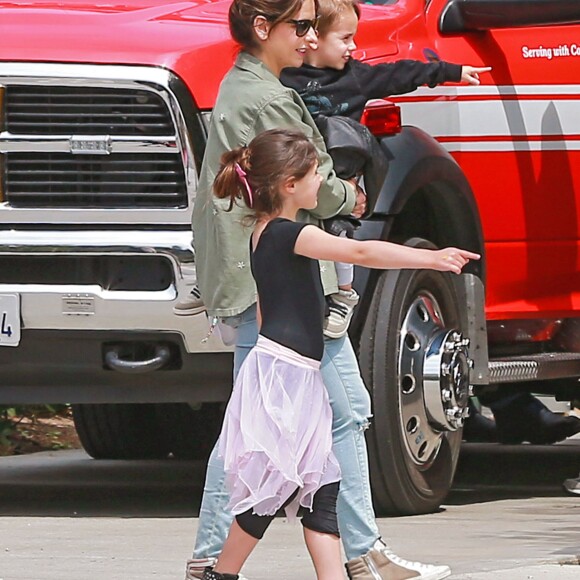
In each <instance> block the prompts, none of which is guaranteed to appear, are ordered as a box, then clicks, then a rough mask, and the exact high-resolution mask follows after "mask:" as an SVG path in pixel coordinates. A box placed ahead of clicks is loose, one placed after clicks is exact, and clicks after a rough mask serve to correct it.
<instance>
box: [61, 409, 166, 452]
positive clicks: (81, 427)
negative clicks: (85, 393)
mask: <svg viewBox="0 0 580 580" xmlns="http://www.w3.org/2000/svg"><path fill="white" fill-rule="evenodd" d="M72 412H73V419H74V423H75V427H76V431H77V434H78V436H79V439H80V442H81V444H82V446H83V448H84V449H85V451H86V452H87V453H88V454H89V455H90V456H91V457H94V458H95V459H160V458H164V457H167V455H168V449H167V445H166V441H165V437H164V434H163V433H162V432H160V430H159V427H158V418H157V412H156V408H155V405H153V404H135V405H133V404H115V405H113V404H82V405H72Z"/></svg>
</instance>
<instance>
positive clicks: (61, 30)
mask: <svg viewBox="0 0 580 580" xmlns="http://www.w3.org/2000/svg"><path fill="white" fill-rule="evenodd" d="M230 3H231V0H223V1H215V0H214V1H213V2H212V1H211V0H196V1H182V2H178V1H174V2H165V1H162V0H124V1H120V2H116V1H115V0H111V1H108V0H103V1H102V2H98V1H97V2H95V3H91V2H88V1H83V0H59V1H54V2H51V1H43V0H39V1H35V0H29V1H26V0H20V1H19V0H13V1H11V0H0V13H1V15H2V16H1V18H0V39H1V41H0V61H20V62H22V61H29V62H77V63H95V64H129V65H153V66H161V67H165V68H168V69H170V70H172V71H174V72H175V73H177V74H178V75H180V76H182V77H183V78H184V79H186V80H187V83H188V84H189V85H190V89H191V90H192V92H193V94H194V95H195V96H196V99H197V101H198V104H199V105H200V106H202V107H209V106H211V104H212V102H213V98H214V96H215V91H216V89H217V87H218V86H219V82H220V80H221V78H222V77H223V75H224V73H225V72H226V71H227V70H228V69H229V67H230V66H231V63H232V61H233V58H234V57H235V48H234V45H233V44H232V41H231V40H230V35H229V30H228V26H227V11H228V8H229V5H230Z"/></svg>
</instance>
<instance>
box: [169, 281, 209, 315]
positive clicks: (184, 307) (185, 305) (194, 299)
mask: <svg viewBox="0 0 580 580" xmlns="http://www.w3.org/2000/svg"><path fill="white" fill-rule="evenodd" d="M204 310H205V304H204V303H203V300H202V299H201V292H200V291H199V287H198V285H197V284H196V285H195V286H194V287H193V288H192V289H191V292H190V293H189V294H188V295H187V296H186V297H185V298H184V299H183V300H180V301H179V302H177V304H176V305H175V306H174V307H173V313H174V314H177V315H178V316H193V315H194V314H199V313H200V312H203V311H204Z"/></svg>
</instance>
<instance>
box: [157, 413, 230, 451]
mask: <svg viewBox="0 0 580 580" xmlns="http://www.w3.org/2000/svg"><path fill="white" fill-rule="evenodd" d="M156 412H157V418H158V423H159V427H160V429H161V431H162V432H163V434H164V437H165V441H166V445H167V449H169V451H170V452H171V454H172V455H173V456H174V457H176V458H177V459H201V460H206V459H207V458H208V457H209V454H210V453H211V450H212V449H213V447H214V445H215V442H216V441H217V438H218V435H219V433H220V430H221V426H222V421H223V415H224V409H223V405H222V404H221V403H204V404H203V405H201V406H200V407H199V408H195V409H194V408H192V407H191V406H190V405H187V404H184V403H168V404H159V405H156Z"/></svg>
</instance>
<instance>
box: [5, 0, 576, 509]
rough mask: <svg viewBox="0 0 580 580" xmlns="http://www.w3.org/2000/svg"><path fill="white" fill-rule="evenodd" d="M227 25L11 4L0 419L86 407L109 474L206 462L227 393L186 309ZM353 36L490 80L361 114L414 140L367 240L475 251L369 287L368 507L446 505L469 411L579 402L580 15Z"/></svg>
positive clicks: (221, 15) (402, 142)
mask: <svg viewBox="0 0 580 580" xmlns="http://www.w3.org/2000/svg"><path fill="white" fill-rule="evenodd" d="M228 7H229V2H228V1H213V2H212V1H208V0H205V1H203V0H191V1H180V2H166V1H163V2H162V1H160V0H126V1H125V2H123V3H115V2H112V3H99V2H90V1H88V0H83V1H81V0H60V1H59V2H55V1H51V0H0V38H1V39H2V42H1V43H0V404H16V403H18V404H27V403H45V402H50V403H54V402H69V403H73V405H74V407H73V408H74V415H75V422H76V425H77V429H78V431H79V435H80V437H81V440H82V442H83V445H84V446H85V448H86V449H87V451H88V452H89V453H90V454H91V455H93V456H94V457H97V458H107V457H108V458H137V457H163V456H167V455H168V454H170V453H172V454H174V455H175V456H177V457H203V456H204V454H205V453H207V450H208V447H210V446H211V445H212V443H213V439H214V438H215V435H216V429H215V425H218V426H219V416H220V410H221V406H222V405H223V401H225V400H226V399H227V397H228V394H229V390H230V388H231V352H229V351H228V350H227V349H226V348H224V347H223V346H222V345H221V343H220V342H219V341H218V340H217V339H216V338H215V337H210V339H209V340H207V341H205V342H203V339H204V337H205V335H206V333H207V321H206V318H205V316H204V315H203V314H198V315H196V316H191V317H188V316H176V315H175V314H174V312H173V307H174V306H175V304H176V303H177V302H178V301H179V300H180V299H183V298H184V297H185V296H187V295H188V293H189V291H190V290H191V287H192V286H193V285H194V283H195V254H194V252H193V249H192V245H191V242H192V231H191V209H192V206H193V204H194V203H195V192H196V183H197V176H198V171H199V168H200V163H201V159H202V156H203V152H204V145H205V139H206V127H207V122H208V119H209V117H210V115H211V110H212V105H213V103H214V100H215V97H216V93H217V90H218V86H219V83H220V80H221V79H222V77H223V75H224V74H225V72H226V71H227V70H228V69H229V67H230V66H231V64H232V61H233V58H234V54H235V47H234V46H233V44H232V42H231V40H230V38H229V32H228V27H227V9H228ZM357 44H358V46H359V50H358V53H357V55H356V56H357V57H358V58H360V59H363V60H366V61H368V62H383V61H388V60H393V59H400V58H414V59H436V58H441V59H443V60H447V61H451V62H457V63H470V64H473V65H479V64H481V65H490V66H492V67H493V70H492V72H491V73H490V74H486V75H485V76H484V77H483V78H482V81H483V82H482V85H481V86H478V87H463V86H454V85H445V86H441V87H438V88H436V89H419V90H417V91H415V92H414V93H412V94H409V95H405V96H401V97H398V98H397V99H393V101H394V102H395V105H393V104H389V105H386V106H385V105H380V106H379V108H378V109H373V110H371V112H370V117H373V115H374V116H375V117H376V116H377V115H381V114H383V113H385V112H386V113H387V114H390V113H392V112H393V106H398V107H400V110H401V113H402V120H403V124H402V126H398V125H397V124H396V123H395V125H392V124H391V125H389V124H387V125H389V126H390V127H391V134H389V135H383V136H382V137H381V144H382V145H383V147H384V148H385V149H386V150H387V151H388V154H389V158H390V168H389V172H388V175H387V178H386V181H385V183H384V186H383V188H382V190H381V193H380V195H379V196H378V198H377V200H376V202H375V203H374V204H373V206H372V207H370V208H369V213H368V215H367V216H366V219H364V220H363V224H362V227H361V228H360V230H359V231H358V233H357V235H358V237H360V238H362V239H369V238H379V239H385V240H394V241H398V242H404V243H412V244H427V245H436V246H444V245H457V246H462V247H467V248H470V249H472V250H476V251H479V252H481V253H482V255H483V259H482V260H481V261H480V262H479V263H474V264H472V265H470V269H469V270H468V271H467V273H466V274H465V275H462V276H460V277H458V276H450V275H446V274H442V273H437V272H430V271H429V272H426V271H425V272H412V271H406V270H403V271H390V272H375V271H367V270H363V269H359V270H358V271H357V274H356V286H357V289H358V290H359V293H360V294H361V297H362V299H361V304H360V306H359V307H358V311H357V313H356V318H355V319H354V321H353V325H352V336H353V338H354V340H355V341H356V343H357V344H358V345H359V353H360V362H361V369H362V371H363V374H364V377H365V380H366V383H367V386H368V388H369V390H370V392H371V393H372V396H373V401H374V425H373V428H372V429H371V431H370V434H369V443H370V453H371V469H372V479H373V489H374V494H375V497H376V501H377V505H378V507H379V508H382V510H383V511H388V512H391V513H421V512H426V511H430V510H433V509H436V508H437V506H438V505H439V504H440V503H441V501H442V500H443V499H444V497H445V495H446V493H447V492H448V490H449V487H450V485H451V482H452V479H453V475H454V472H455V467H456V464H457V459H458V455H459V450H460V443H461V433H462V425H463V421H464V419H465V417H466V406H467V400H468V397H469V396H470V395H471V394H476V395H477V394H478V393H482V392H485V391H486V390H487V391H489V390H496V389H506V390H509V389H513V388H514V387H517V388H518V389H526V390H529V391H530V392H541V393H547V394H553V395H556V396H557V397H559V398H561V399H563V400H571V399H573V398H576V397H578V396H579V395H580V385H579V382H578V381H579V377H580V317H579V316H580V274H579V271H580V236H579V229H580V226H579V224H580V115H578V107H579V105H580V84H579V76H578V71H579V70H580V4H579V3H578V2H576V1H574V0H534V1H531V0H430V1H425V0H382V1H381V0H377V1H374V2H373V1H371V2H366V3H365V5H364V6H363V16H362V20H361V23H360V28H359V33H358V36H357ZM391 118H395V119H396V118H397V117H396V115H395V116H394V117H391Z"/></svg>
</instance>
